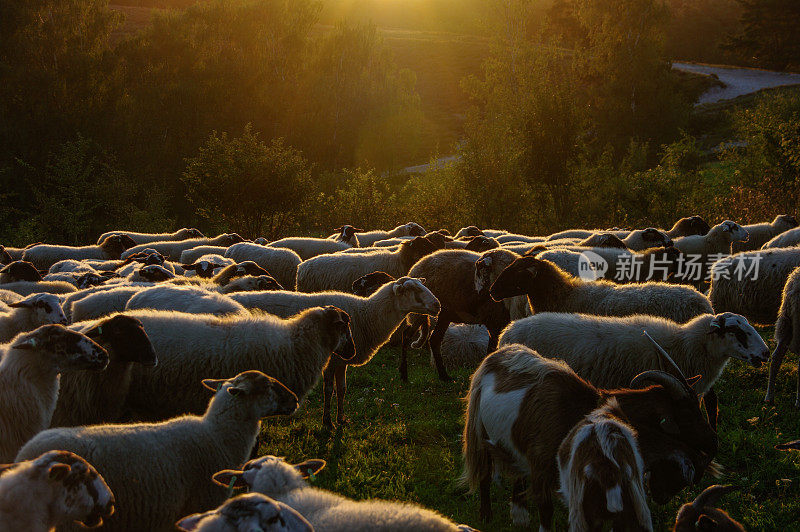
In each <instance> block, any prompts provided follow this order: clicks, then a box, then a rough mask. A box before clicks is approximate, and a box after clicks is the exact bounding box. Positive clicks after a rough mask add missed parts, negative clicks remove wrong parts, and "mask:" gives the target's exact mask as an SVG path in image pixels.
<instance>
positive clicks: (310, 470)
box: [213, 456, 472, 532]
mask: <svg viewBox="0 0 800 532" xmlns="http://www.w3.org/2000/svg"><path fill="white" fill-rule="evenodd" d="M324 467H325V460H317V459H312V460H306V461H304V462H301V463H299V464H289V463H287V462H285V461H284V460H283V458H278V457H276V456H262V457H261V458H257V459H255V460H250V461H249V462H247V463H246V464H245V465H244V467H243V468H242V470H240V471H237V470H230V469H228V470H223V471H219V472H218V473H216V474H215V475H214V477H213V478H214V481H215V482H216V483H217V484H220V485H224V486H228V485H231V484H233V486H234V487H237V486H238V487H246V488H249V489H250V491H251V492H255V493H261V494H263V495H266V496H268V497H271V498H273V499H275V500H276V501H278V502H282V503H284V504H287V505H288V506H290V507H292V508H294V509H295V510H297V511H298V512H300V513H301V514H302V515H303V516H304V517H305V518H306V519H307V520H308V522H309V523H311V525H312V526H313V527H314V528H315V529H316V530H325V531H328V532H360V531H364V532H366V531H372V530H387V531H389V530H396V531H401V530H427V531H451V532H458V531H459V530H461V531H464V530H472V529H469V528H459V527H458V525H456V524H455V523H453V522H452V521H450V520H449V519H447V518H446V517H444V516H443V515H441V514H439V513H437V512H434V511H433V510H428V509H427V508H423V507H421V506H418V505H416V504H411V503H400V502H393V501H384V500H380V499H367V500H362V501H355V500H353V499H348V498H346V497H343V496H341V495H338V494H336V493H333V492H331V491H327V490H323V489H321V488H315V487H313V486H310V485H309V483H308V480H307V479H308V478H309V477H311V476H313V475H316V474H317V473H319V472H320V470H322V468H324Z"/></svg>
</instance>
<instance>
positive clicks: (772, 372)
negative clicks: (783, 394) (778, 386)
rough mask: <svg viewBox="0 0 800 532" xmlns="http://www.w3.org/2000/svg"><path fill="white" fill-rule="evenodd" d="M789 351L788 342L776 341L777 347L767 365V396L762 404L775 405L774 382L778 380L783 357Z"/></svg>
mask: <svg viewBox="0 0 800 532" xmlns="http://www.w3.org/2000/svg"><path fill="white" fill-rule="evenodd" d="M788 349H789V344H788V342H785V341H781V340H778V345H777V346H775V351H774V352H773V353H772V361H771V362H770V363H769V381H767V395H766V396H765V397H764V402H766V403H768V404H774V403H775V381H776V380H778V371H780V369H781V364H782V363H783V357H784V356H785V355H786V351H787V350H788Z"/></svg>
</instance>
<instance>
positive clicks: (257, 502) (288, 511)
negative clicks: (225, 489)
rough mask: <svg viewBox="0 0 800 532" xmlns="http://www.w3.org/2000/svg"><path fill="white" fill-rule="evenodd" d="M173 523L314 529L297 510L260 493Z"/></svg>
mask: <svg viewBox="0 0 800 532" xmlns="http://www.w3.org/2000/svg"><path fill="white" fill-rule="evenodd" d="M175 526H176V527H177V528H178V529H179V530H184V531H186V532H190V531H191V532H254V531H256V530H258V531H260V532H314V527H312V526H311V524H310V523H309V522H308V521H306V519H305V517H303V516H302V515H300V514H299V513H298V512H297V510H295V509H294V508H292V507H290V506H288V505H287V504H284V503H282V502H278V501H275V500H273V499H270V498H269V497H267V496H266V495H262V494H260V493H245V494H244V495H239V496H238V497H234V498H232V499H228V500H227V501H225V503H224V504H223V505H222V506H220V507H219V508H217V509H216V510H212V511H210V512H205V513H202V514H193V515H190V516H188V517H184V518H183V519H181V520H180V521H178V522H177V523H175Z"/></svg>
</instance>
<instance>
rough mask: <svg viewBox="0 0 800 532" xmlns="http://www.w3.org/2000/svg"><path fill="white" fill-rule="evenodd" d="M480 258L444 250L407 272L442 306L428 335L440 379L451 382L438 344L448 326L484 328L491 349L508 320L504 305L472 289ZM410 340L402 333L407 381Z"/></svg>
mask: <svg viewBox="0 0 800 532" xmlns="http://www.w3.org/2000/svg"><path fill="white" fill-rule="evenodd" d="M480 258H481V255H479V254H478V253H474V252H472V251H466V250H460V249H452V250H447V249H446V250H442V251H437V252H436V253H433V254H431V255H428V256H426V257H423V258H422V259H420V261H419V262H417V263H416V264H415V265H414V266H413V267H412V268H411V270H410V271H409V275H410V276H412V277H421V278H425V279H426V285H427V286H428V288H429V289H430V290H431V292H433V295H435V296H436V298H437V299H439V302H440V303H441V306H442V307H441V311H440V312H439V316H438V318H437V320H436V326H435V327H434V328H433V331H432V333H431V336H430V346H431V352H432V354H433V359H434V362H435V365H436V372H437V374H438V376H439V379H441V380H450V376H449V375H448V374H447V371H446V370H445V368H444V364H443V362H442V356H441V342H442V339H443V337H444V335H445V333H446V331H447V328H448V327H449V326H450V324H451V323H469V324H483V325H486V328H487V329H488V331H489V335H490V337H491V340H490V343H489V349H490V350H494V348H495V347H496V346H497V337H498V336H499V335H500V331H501V330H502V329H503V327H505V326H506V325H508V322H509V319H510V318H509V313H508V310H507V309H506V307H505V305H504V304H502V303H496V302H494V301H492V300H491V299H490V298H489V297H488V296H487V294H486V293H479V292H478V291H477V290H475V280H474V279H475V264H476V262H477V261H478V260H479V259H480ZM390 273H391V272H390ZM409 332H410V331H409ZM409 340H410V335H406V334H404V341H403V345H402V349H401V352H400V357H401V358H400V377H401V378H402V379H403V380H407V379H408V368H407V358H406V346H407V344H408V343H409Z"/></svg>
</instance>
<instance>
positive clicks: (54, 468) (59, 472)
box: [47, 464, 70, 481]
mask: <svg viewBox="0 0 800 532" xmlns="http://www.w3.org/2000/svg"><path fill="white" fill-rule="evenodd" d="M69 472H70V468H69V466H68V465H67V464H53V465H51V466H50V467H49V468H48V469H47V478H49V479H50V480H55V481H59V480H63V479H65V478H67V475H69Z"/></svg>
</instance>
